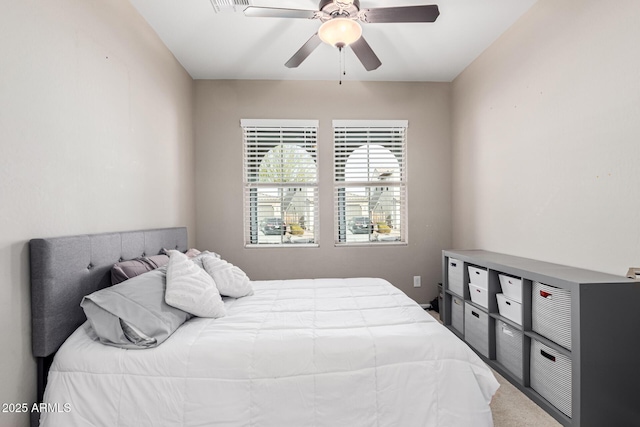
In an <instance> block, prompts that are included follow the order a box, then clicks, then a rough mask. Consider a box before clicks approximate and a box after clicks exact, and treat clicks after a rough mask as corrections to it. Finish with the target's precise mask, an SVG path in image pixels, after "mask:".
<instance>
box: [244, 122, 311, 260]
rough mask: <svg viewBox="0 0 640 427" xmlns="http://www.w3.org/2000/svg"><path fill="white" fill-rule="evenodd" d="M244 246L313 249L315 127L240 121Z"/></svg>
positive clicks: (295, 123) (299, 123)
mask: <svg viewBox="0 0 640 427" xmlns="http://www.w3.org/2000/svg"><path fill="white" fill-rule="evenodd" d="M240 125H241V127H242V134H243V142H244V143H243V146H244V155H243V159H244V163H243V169H244V236H245V245H246V246H260V247H272V246H282V245H297V246H304V245H311V246H316V245H317V243H318V156H317V135H318V122H317V121H314V120H242V121H241V122H240Z"/></svg>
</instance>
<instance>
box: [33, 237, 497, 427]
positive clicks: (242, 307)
mask: <svg viewBox="0 0 640 427" xmlns="http://www.w3.org/2000/svg"><path fill="white" fill-rule="evenodd" d="M186 236H187V233H186V229H185V228H171V229H157V230H145V231H135V232H123V233H107V234H98V235H85V236H72V237H63V238H51V239H36V240H33V241H32V242H31V244H30V248H31V263H32V265H31V270H32V309H33V349H34V355H35V356H36V358H37V360H38V369H39V375H38V377H39V385H38V389H39V391H38V395H39V399H42V400H43V402H44V403H45V405H44V408H45V410H44V411H42V413H41V414H40V415H41V417H40V421H41V425H43V426H45V427H51V426H259V427H269V426H403V427H405V426H406V427H410V426H469V425H473V426H491V425H493V422H492V416H491V411H490V408H489V402H490V400H491V397H492V396H493V394H494V393H495V391H496V390H497V388H498V383H497V381H496V379H495V378H494V376H493V374H492V373H491V371H490V370H489V369H488V368H487V366H486V365H485V364H484V363H483V362H482V361H481V360H480V358H479V357H478V356H477V355H476V354H475V353H474V352H473V351H471V350H470V349H469V347H468V346H467V345H466V344H464V343H463V342H462V341H460V340H459V339H458V338H457V337H455V336H454V335H453V334H452V333H451V332H450V331H448V330H447V329H446V328H444V327H443V326H442V325H440V324H439V323H438V322H437V321H435V320H434V319H433V318H432V317H431V316H430V315H429V314H428V313H426V312H425V311H424V310H422V309H421V308H420V306H419V305H417V304H416V303H415V302H414V301H413V300H411V299H410V298H408V297H407V296H406V295H405V294H404V293H403V292H401V291H400V290H398V289H397V288H395V287H394V286H392V285H391V284H390V283H389V282H387V281H385V280H383V279H379V278H351V279H315V280H278V281H254V282H252V285H253V291H254V292H253V295H250V296H245V297H242V298H225V299H224V306H225V308H226V316H224V317H222V318H218V319H209V318H199V317H193V318H191V319H190V320H188V321H187V322H186V323H184V324H182V326H180V327H179V328H178V329H177V330H176V331H175V332H174V333H173V334H172V335H171V336H170V337H169V338H168V339H167V340H166V341H165V342H163V343H162V344H161V345H159V346H157V347H155V348H149V349H144V350H127V349H122V348H117V347H112V346H107V345H104V344H102V343H100V342H99V341H97V340H96V339H95V336H94V334H92V330H91V327H90V326H89V324H88V322H86V321H85V317H84V313H83V311H82V310H81V309H80V308H79V303H80V301H81V300H82V297H83V296H84V295H87V294H90V293H92V292H94V291H96V290H98V289H101V288H105V287H107V286H109V285H110V282H109V279H108V276H109V271H110V268H111V266H112V265H113V264H114V263H115V262H118V261H120V260H123V259H133V258H136V257H139V256H141V255H142V254H156V253H159V251H161V250H162V248H172V249H177V250H179V251H183V252H184V251H186V250H187V237H186ZM45 385H46V388H45ZM36 418H37V417H36Z"/></svg>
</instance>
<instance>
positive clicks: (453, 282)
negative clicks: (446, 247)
mask: <svg viewBox="0 0 640 427" xmlns="http://www.w3.org/2000/svg"><path fill="white" fill-rule="evenodd" d="M447 263H448V267H447V270H448V273H449V274H448V276H449V290H450V291H451V292H453V293H455V294H456V295H460V296H461V297H463V296H464V291H463V282H464V278H463V276H464V274H463V273H464V263H463V262H462V261H460V260H457V259H455V258H449V260H448V261H447Z"/></svg>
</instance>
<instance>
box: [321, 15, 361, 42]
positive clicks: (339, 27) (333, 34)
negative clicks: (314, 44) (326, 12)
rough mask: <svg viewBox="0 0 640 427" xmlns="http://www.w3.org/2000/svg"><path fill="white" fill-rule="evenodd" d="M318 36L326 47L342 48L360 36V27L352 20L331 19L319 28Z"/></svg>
mask: <svg viewBox="0 0 640 427" xmlns="http://www.w3.org/2000/svg"><path fill="white" fill-rule="evenodd" d="M318 36H320V40H322V41H323V42H325V43H326V44H328V45H331V46H336V47H339V48H343V47H345V46H348V45H350V44H351V43H353V42H355V41H357V40H358V39H359V38H360V36H362V27H361V26H360V24H358V23H357V22H356V21H354V20H353V19H349V18H333V19H331V20H329V21H327V22H325V23H324V24H322V25H321V26H320V29H319V30H318Z"/></svg>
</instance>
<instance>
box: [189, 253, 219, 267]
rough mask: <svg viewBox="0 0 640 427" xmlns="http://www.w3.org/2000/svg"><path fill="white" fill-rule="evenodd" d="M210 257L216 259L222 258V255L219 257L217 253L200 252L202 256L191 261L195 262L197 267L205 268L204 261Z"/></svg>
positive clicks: (197, 256) (199, 255)
mask: <svg viewBox="0 0 640 427" xmlns="http://www.w3.org/2000/svg"><path fill="white" fill-rule="evenodd" d="M208 256H214V257H216V258H220V255H218V254H217V253H215V252H209V251H202V252H200V254H198V255H196V256H195V257H193V258H191V261H193V262H194V264H195V265H197V266H198V267H200V268H204V266H203V265H202V260H203V259H204V258H205V257H208Z"/></svg>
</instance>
